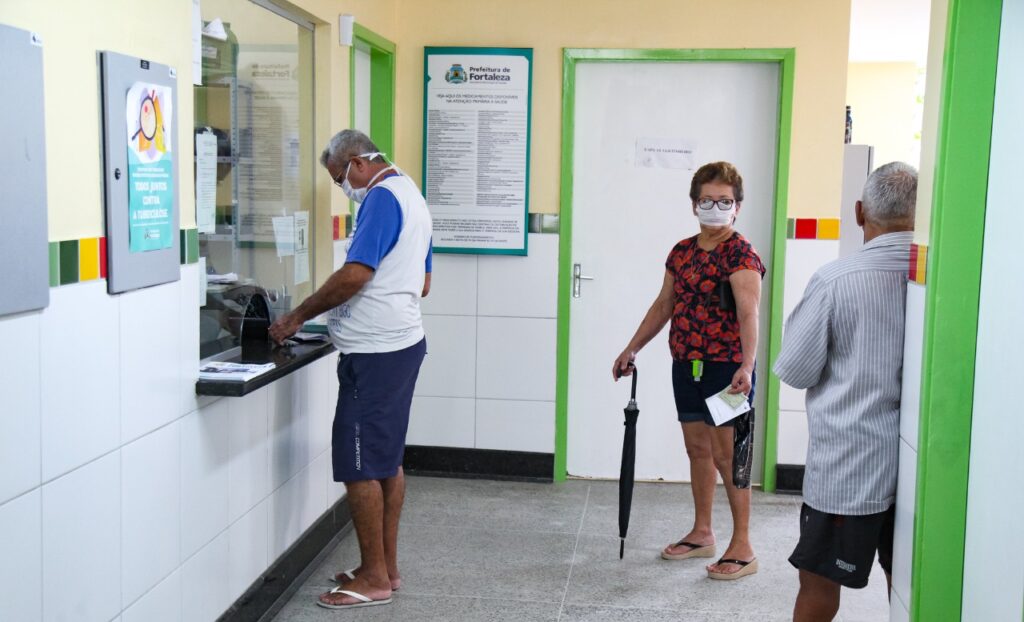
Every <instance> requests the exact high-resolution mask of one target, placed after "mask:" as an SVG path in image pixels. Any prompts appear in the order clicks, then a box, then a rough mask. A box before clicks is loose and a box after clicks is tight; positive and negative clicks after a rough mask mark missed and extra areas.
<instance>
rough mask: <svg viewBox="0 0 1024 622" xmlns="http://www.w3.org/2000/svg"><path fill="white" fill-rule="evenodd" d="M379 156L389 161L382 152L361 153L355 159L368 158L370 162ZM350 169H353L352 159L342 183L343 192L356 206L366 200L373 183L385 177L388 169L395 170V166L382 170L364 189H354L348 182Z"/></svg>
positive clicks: (346, 168) (346, 167)
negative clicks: (382, 176)
mask: <svg viewBox="0 0 1024 622" xmlns="http://www.w3.org/2000/svg"><path fill="white" fill-rule="evenodd" d="M377 156H381V157H382V158H384V159H385V161H386V160H387V156H386V155H384V154H383V153H380V152H374V153H361V154H359V155H357V156H355V157H357V158H366V159H368V160H370V159H373V158H375V157H377ZM350 168H352V160H351V159H350V160H349V161H348V164H347V165H346V166H345V177H344V178H343V179H342V181H341V191H342V192H344V193H345V196H347V197H348V198H349V200H351V201H352V202H354V203H356V204H359V203H362V202H363V199H365V198H366V193H367V192H369V191H370V186H372V185H373V182H375V181H377V178H378V177H380V176H381V175H383V174H384V171H387V170H388V169H391V168H393V166H389V167H388V168H384V169H381V170H379V171H377V174H376V175H374V176H373V178H371V179H370V182H369V183H368V184H366V185H365V186H363V187H362V188H353V187H352V184H351V182H349V180H348V171H349V169H350Z"/></svg>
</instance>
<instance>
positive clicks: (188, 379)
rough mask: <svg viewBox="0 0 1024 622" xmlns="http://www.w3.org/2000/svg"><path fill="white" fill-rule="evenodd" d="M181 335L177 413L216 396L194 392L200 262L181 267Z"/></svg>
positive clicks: (196, 376) (185, 412) (179, 341)
mask: <svg viewBox="0 0 1024 622" xmlns="http://www.w3.org/2000/svg"><path fill="white" fill-rule="evenodd" d="M179 287H180V289H181V296H180V301H181V304H180V306H181V311H180V312H179V313H180V315H179V317H180V320H181V321H180V325H181V335H180V337H179V340H178V345H179V349H180V354H181V372H180V374H181V408H180V410H179V412H180V414H182V415H187V414H188V413H190V412H192V411H193V410H196V409H198V408H200V407H201V406H203V405H205V404H208V403H210V402H213V401H215V399H216V398H211V397H202V396H199V395H196V381H197V380H198V379H199V365H198V364H197V362H198V361H199V313H198V309H199V304H200V303H199V264H192V265H186V266H182V267H181V282H180V284H179Z"/></svg>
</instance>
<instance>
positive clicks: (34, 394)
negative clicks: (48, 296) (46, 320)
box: [0, 312, 42, 617]
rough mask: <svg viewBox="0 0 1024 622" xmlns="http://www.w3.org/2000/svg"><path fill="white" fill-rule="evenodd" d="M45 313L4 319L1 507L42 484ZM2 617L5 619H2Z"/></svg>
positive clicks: (0, 327)
mask: <svg viewBox="0 0 1024 622" xmlns="http://www.w3.org/2000/svg"><path fill="white" fill-rule="evenodd" d="M41 316H42V313H40V312H34V313H25V314H22V315H17V316H13V317H9V318H3V319H0V343H3V344H4V346H5V348H7V350H8V352H17V353H18V356H17V357H12V356H9V357H7V361H6V362H4V363H3V366H2V369H0V378H3V380H2V381H0V382H2V383H3V399H4V406H3V409H2V412H0V503H3V502H4V501H7V500H8V499H12V498H14V497H16V496H17V495H20V494H21V493H23V492H26V491H28V490H32V489H33V488H36V487H38V486H39V484H40V477H41V473H40V472H39V462H40V455H41V451H42V448H41V427H40V426H41V425H42V424H41V420H42V419H41V417H42V414H41V405H40V402H41V399H42V395H41V391H40V380H41V378H40V373H41V372H40V360H39V340H40V334H39V326H40V321H41V320H40V318H41ZM0 617H2V616H0Z"/></svg>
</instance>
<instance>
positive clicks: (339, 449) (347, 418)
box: [331, 339, 427, 482]
mask: <svg viewBox="0 0 1024 622" xmlns="http://www.w3.org/2000/svg"><path fill="white" fill-rule="evenodd" d="M426 352H427V340H426V339H423V340H422V341H420V342H419V343H417V344H416V345H414V346H410V347H408V348H406V349H404V350H398V351H396V352H381V353H374V354H342V355H341V356H340V357H339V358H338V406H337V408H336V409H335V411H334V432H333V435H332V441H331V446H332V448H333V452H332V453H333V463H334V481H336V482H355V481H361V480H371V479H387V478H389V477H394V476H395V475H397V474H398V468H399V467H400V466H402V458H403V457H404V456H405V434H406V432H407V431H408V430H409V407H410V406H411V405H412V392H413V389H414V388H415V387H416V378H417V376H419V373H420V364H421V363H422V362H423V357H424V355H425V354H426Z"/></svg>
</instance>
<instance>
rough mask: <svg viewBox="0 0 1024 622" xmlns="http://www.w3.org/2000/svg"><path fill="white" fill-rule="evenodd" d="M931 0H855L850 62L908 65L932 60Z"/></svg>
mask: <svg viewBox="0 0 1024 622" xmlns="http://www.w3.org/2000/svg"><path fill="white" fill-rule="evenodd" d="M930 13H931V0H852V2H851V7H850V62H851V63H870V62H907V61H913V62H916V63H918V64H919V65H921V66H924V64H925V60H926V59H927V57H928V23H929V19H930Z"/></svg>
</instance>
